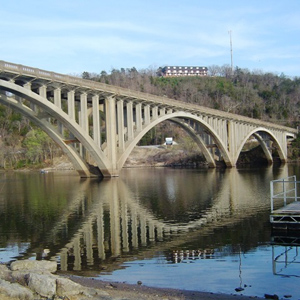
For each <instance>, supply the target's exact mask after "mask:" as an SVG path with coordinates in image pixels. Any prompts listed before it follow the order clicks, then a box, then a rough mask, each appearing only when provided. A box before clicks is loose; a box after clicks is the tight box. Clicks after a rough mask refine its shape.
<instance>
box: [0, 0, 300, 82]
mask: <svg viewBox="0 0 300 300" xmlns="http://www.w3.org/2000/svg"><path fill="white" fill-rule="evenodd" d="M1 2H2V3H1V19H0V24H1V26H0V36H1V45H0V60H5V61H9V62H13V63H19V64H23V65H28V66H31V67H36V68H40V69H45V70H49V71H54V72H58V73H63V74H72V75H78V74H81V73H82V72H83V71H88V72H96V73H100V72H101V71H102V70H105V71H107V72H110V71H111V70H112V69H113V68H116V69H120V68H131V67H136V68H137V69H138V70H140V69H147V68H154V69H156V68H158V67H160V66H165V65H182V66H211V65H219V66H222V65H224V64H229V65H230V64H231V58H230V35H229V31H231V37H232V49H233V65H234V67H236V66H238V67H240V68H247V69H249V70H250V71H256V70H262V71H264V72H273V73H275V74H281V73H284V74H285V75H287V76H300V1H299V0H284V1H282V0H272V1H269V0H259V1H257V0H251V1H243V0H239V1H235V0H226V1H224V0H211V1H207V0H206V1H202V0H186V1H179V0H151V1H142V0H127V1H124V0H122V1H119V0H106V1H103V0H85V1H84V0H60V1H58V0H52V1H41V0H27V1H17V0H10V1H4V0H2V1H1Z"/></svg>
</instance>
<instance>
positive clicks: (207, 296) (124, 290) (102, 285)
mask: <svg viewBox="0 0 300 300" xmlns="http://www.w3.org/2000/svg"><path fill="white" fill-rule="evenodd" d="M61 275H63V276H64V277H67V278H68V279H70V280H72V281H74V282H76V283H78V284H80V285H82V286H85V287H88V288H94V289H100V290H102V291H104V292H106V293H108V294H109V295H110V296H111V297H113V298H116V299H119V298H122V299H126V300H144V299H145V300H150V299H164V300H167V299H169V300H171V299H174V300H175V299H176V300H177V299H178V300H233V299H235V300H247V299H265V298H263V297H257V296H245V295H242V294H222V293H212V292H201V291H190V290H181V289H171V288H157V287H148V286H144V285H143V284H138V283H137V284H128V283H121V282H112V281H102V280H99V279H94V278H91V277H82V276H77V275H68V274H61Z"/></svg>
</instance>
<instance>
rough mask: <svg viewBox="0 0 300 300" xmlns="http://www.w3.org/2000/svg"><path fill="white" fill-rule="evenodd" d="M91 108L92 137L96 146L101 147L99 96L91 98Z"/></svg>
mask: <svg viewBox="0 0 300 300" xmlns="http://www.w3.org/2000/svg"><path fill="white" fill-rule="evenodd" d="M92 107H93V137H94V141H95V143H96V145H97V146H99V147H100V146H101V125H100V114H99V96H98V95H94V96H93V97H92Z"/></svg>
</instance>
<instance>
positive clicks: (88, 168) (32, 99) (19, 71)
mask: <svg viewBox="0 0 300 300" xmlns="http://www.w3.org/2000/svg"><path fill="white" fill-rule="evenodd" d="M0 103H2V104H4V105H7V106H10V107H12V108H13V109H15V110H16V111H19V112H20V113H21V114H23V115H25V116H26V117H27V118H29V119H30V120H31V121H32V122H34V123H35V124H37V125H38V126H39V127H40V128H41V129H43V130H44V131H45V132H46V133H47V134H48V135H49V136H50V137H51V138H52V139H53V140H54V141H55V142H56V143H57V144H58V145H59V146H60V147H61V148H62V150H63V151H64V153H65V154H66V155H67V156H68V157H69V159H70V161H71V162H72V163H73V165H74V168H75V169H76V170H77V171H78V173H79V174H80V176H81V177H92V176H99V175H103V176H104V177H112V176H119V172H120V170H121V169H122V167H123V165H124V163H125V161H126V159H127V158H128V156H129V155H130V153H131V151H132V150H133V148H134V147H135V146H136V145H137V143H138V142H139V141H140V139H141V138H142V137H143V136H144V135H145V134H146V133H147V132H148V131H149V130H150V129H151V128H153V127H154V126H156V125H157V124H159V123H161V122H164V121H166V120H169V121H172V122H175V123H177V124H178V125H179V126H181V127H182V128H183V129H184V130H185V131H186V132H187V133H188V134H189V135H190V136H191V137H192V138H193V140H194V141H195V142H196V143H197V145H198V146H199V148H200V149H201V151H202V153H203V155H204V157H205V159H206V161H207V163H208V165H209V166H210V167H215V166H216V163H217V161H223V162H224V163H225V164H226V166H228V167H234V166H235V165H236V162H237V160H238V157H239V155H240V153H241V151H242V148H243V146H244V144H245V143H246V141H247V140H248V139H249V138H250V137H253V138H255V139H257V141H258V142H259V143H260V145H261V147H262V149H263V151H264V153H265V155H266V157H267V160H268V161H269V162H270V163H272V161H273V158H272V150H273V149H275V148H276V151H277V152H278V154H279V157H280V159H281V161H282V162H286V160H287V142H288V139H293V138H295V136H296V134H297V130H296V129H294V128H289V127H285V126H280V125H277V124H273V123H269V122H264V121H260V120H257V119H251V118H248V117H243V116H240V115H236V114H231V113H226V112H223V111H219V110H215V109H211V108H207V107H203V106H199V105H195V104H190V103H185V102H180V101H176V100H172V99H169V98H167V97H159V96H155V95H150V94H146V93H141V92H136V91H132V90H129V89H125V88H121V87H117V86H112V85H107V84H103V83H99V82H94V81H89V80H83V79H81V78H78V77H72V76H68V75H62V74H58V73H54V72H49V71H45V70H41V69H36V68H32V67H28V66H23V65H18V64H14V63H9V62H5V61H0Z"/></svg>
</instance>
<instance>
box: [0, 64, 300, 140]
mask: <svg viewBox="0 0 300 300" xmlns="http://www.w3.org/2000/svg"><path fill="white" fill-rule="evenodd" d="M0 71H1V72H5V71H7V72H11V73H13V74H16V75H17V74H20V75H26V76H31V77H36V78H38V79H44V80H50V81H55V82H59V83H63V84H69V85H72V86H76V87H82V88H87V89H92V90H97V91H100V92H105V93H110V94H111V95H117V96H120V97H125V98H131V99H141V100H145V101H148V102H153V103H156V104H159V105H162V106H164V105H165V106H168V107H174V109H178V107H180V108H182V109H185V110H191V111H192V112H193V113H199V114H200V113H203V114H204V115H206V116H209V115H211V116H214V117H215V116H217V117H220V118H224V119H229V120H235V121H240V122H245V123H249V124H254V125H255V126H257V125H259V126H263V127H266V128H277V129H279V130H283V131H288V132H291V131H293V133H295V134H297V130H296V129H294V130H293V129H292V130H291V128H288V127H286V126H282V125H278V124H273V123H269V122H265V121H261V120H257V119H255V120H254V119H252V118H248V117H245V116H241V115H236V114H232V113H228V112H224V111H220V110H216V109H213V108H208V107H204V106H200V105H197V104H191V103H186V102H182V101H178V100H173V99H170V98H168V97H162V96H156V95H152V94H148V93H143V92H139V91H133V90H130V89H126V88H122V87H117V86H112V85H108V84H105V83H101V82H96V81H92V80H86V79H82V78H79V77H75V76H69V75H63V74H59V73H55V72H50V71H45V70H41V69H37V68H31V67H28V66H23V65H20V64H14V63H10V62H6V61H1V60H0Z"/></svg>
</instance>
